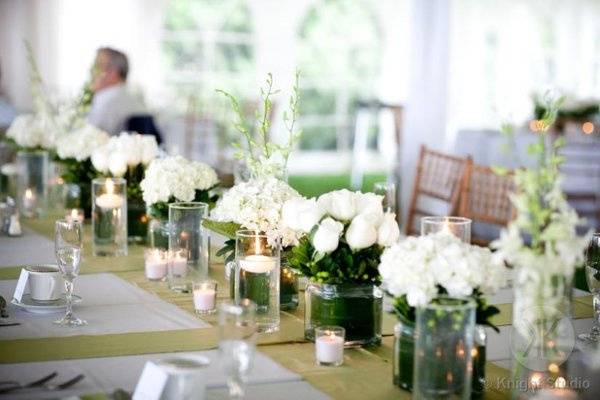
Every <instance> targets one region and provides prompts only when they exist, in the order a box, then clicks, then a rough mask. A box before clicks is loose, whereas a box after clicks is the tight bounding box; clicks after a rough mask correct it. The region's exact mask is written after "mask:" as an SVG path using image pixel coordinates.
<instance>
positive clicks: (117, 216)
mask: <svg viewBox="0 0 600 400" xmlns="http://www.w3.org/2000/svg"><path fill="white" fill-rule="evenodd" d="M92 232H93V233H92V234H93V242H92V251H93V253H94V255H95V256H106V257H118V256H125V255H127V181H126V180H125V179H123V178H97V179H94V180H93V181H92Z"/></svg>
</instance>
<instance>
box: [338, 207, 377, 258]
mask: <svg viewBox="0 0 600 400" xmlns="http://www.w3.org/2000/svg"><path fill="white" fill-rule="evenodd" d="M346 241H347V242H348V245H349V246H350V247H351V248H352V249H354V250H360V249H366V248H367V247H369V246H372V245H374V244H375V242H377V229H375V226H373V224H372V222H371V221H369V218H368V217H367V216H365V215H357V216H356V217H354V219H353V220H352V222H351V223H350V226H349V227H348V230H347V231H346Z"/></svg>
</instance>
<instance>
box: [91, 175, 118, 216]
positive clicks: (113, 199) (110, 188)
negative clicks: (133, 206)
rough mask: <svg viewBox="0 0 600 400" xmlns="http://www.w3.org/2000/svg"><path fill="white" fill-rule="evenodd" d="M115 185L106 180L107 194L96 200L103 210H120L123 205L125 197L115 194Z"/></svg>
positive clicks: (110, 180)
mask: <svg viewBox="0 0 600 400" xmlns="http://www.w3.org/2000/svg"><path fill="white" fill-rule="evenodd" d="M114 191H115V183H114V182H113V181H112V179H106V184H105V193H104V194H101V195H100V196H98V197H97V198H96V205H97V206H98V207H100V208H103V209H105V210H106V209H111V208H119V207H121V205H122V204H123V201H124V199H123V196H121V195H120V194H115V193H114Z"/></svg>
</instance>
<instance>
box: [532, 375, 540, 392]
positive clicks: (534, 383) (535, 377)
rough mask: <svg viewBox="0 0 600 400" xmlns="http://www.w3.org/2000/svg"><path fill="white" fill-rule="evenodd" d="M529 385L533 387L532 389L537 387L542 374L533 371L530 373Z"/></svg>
mask: <svg viewBox="0 0 600 400" xmlns="http://www.w3.org/2000/svg"><path fill="white" fill-rule="evenodd" d="M530 382H531V387H533V388H534V389H536V388H539V387H540V385H541V384H542V375H541V374H538V373H535V374H533V375H531V379H530Z"/></svg>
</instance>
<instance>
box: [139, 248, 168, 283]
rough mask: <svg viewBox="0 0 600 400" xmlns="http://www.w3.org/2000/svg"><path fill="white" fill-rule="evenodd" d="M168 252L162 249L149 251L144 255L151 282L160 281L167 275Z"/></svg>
mask: <svg viewBox="0 0 600 400" xmlns="http://www.w3.org/2000/svg"><path fill="white" fill-rule="evenodd" d="M167 253H168V252H167V251H166V250H161V249H147V250H146V251H145V253H144V269H145V271H146V278H148V280H150V281H160V280H162V279H164V277H165V276H166V275H167V265H168V263H169V257H168V254H167Z"/></svg>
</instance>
